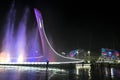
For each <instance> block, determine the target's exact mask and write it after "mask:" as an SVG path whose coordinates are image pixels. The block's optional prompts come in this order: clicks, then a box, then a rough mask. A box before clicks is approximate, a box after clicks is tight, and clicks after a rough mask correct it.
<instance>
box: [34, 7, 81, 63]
mask: <svg viewBox="0 0 120 80" xmlns="http://www.w3.org/2000/svg"><path fill="white" fill-rule="evenodd" d="M34 12H35V16H36V20H37V24H38V29H39V32H40V38H41V43H42V52H43V56H44V57H43V58H41V59H42V60H49V61H50V62H60V63H64V62H68V63H74V62H83V60H81V59H75V58H69V57H65V56H62V55H60V54H59V53H57V52H56V51H55V50H54V49H53V47H52V46H51V44H50V42H49V41H48V39H47V36H46V34H45V30H44V25H43V19H42V15H41V13H40V11H39V10H37V9H36V8H35V9H34Z"/></svg>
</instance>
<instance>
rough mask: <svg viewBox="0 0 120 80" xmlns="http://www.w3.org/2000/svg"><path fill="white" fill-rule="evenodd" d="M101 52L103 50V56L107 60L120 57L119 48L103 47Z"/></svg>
mask: <svg viewBox="0 0 120 80" xmlns="http://www.w3.org/2000/svg"><path fill="white" fill-rule="evenodd" d="M101 52H102V53H101V57H102V58H103V59H105V60H108V59H109V60H110V59H118V58H119V51H118V50H114V49H107V48H102V49H101Z"/></svg>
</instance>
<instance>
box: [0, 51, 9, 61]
mask: <svg viewBox="0 0 120 80" xmlns="http://www.w3.org/2000/svg"><path fill="white" fill-rule="evenodd" d="M0 62H4V63H6V62H10V55H9V54H8V53H6V52H1V53H0Z"/></svg>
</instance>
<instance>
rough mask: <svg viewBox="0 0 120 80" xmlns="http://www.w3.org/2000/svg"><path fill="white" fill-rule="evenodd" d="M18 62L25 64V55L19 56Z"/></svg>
mask: <svg viewBox="0 0 120 80" xmlns="http://www.w3.org/2000/svg"><path fill="white" fill-rule="evenodd" d="M17 62H24V56H23V54H20V55H19V57H18V61H17Z"/></svg>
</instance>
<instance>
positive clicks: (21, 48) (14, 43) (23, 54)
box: [0, 5, 83, 63]
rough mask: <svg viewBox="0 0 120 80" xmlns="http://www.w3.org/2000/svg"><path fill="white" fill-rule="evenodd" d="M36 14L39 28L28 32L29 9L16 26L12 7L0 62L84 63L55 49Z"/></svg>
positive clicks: (38, 15) (37, 12) (37, 13)
mask: <svg viewBox="0 0 120 80" xmlns="http://www.w3.org/2000/svg"><path fill="white" fill-rule="evenodd" d="M34 12H35V17H36V20H37V24H38V25H37V26H38V27H36V28H35V29H33V30H31V31H29V30H27V19H28V13H29V9H28V8H25V13H24V14H23V17H22V18H21V20H20V21H19V24H17V26H16V24H15V22H16V10H15V9H14V5H12V7H11V9H10V11H9V12H8V17H7V21H6V24H5V37H4V39H3V44H2V51H1V52H0V62H7V63H11V62H12V63H14V62H15V63H22V62H28V63H30V62H46V61H48V60H49V62H51V63H52V62H58V63H73V62H75V61H81V62H82V61H83V60H80V59H74V58H70V57H65V56H62V55H60V54H59V53H57V52H56V51H55V50H54V49H53V47H52V46H51V44H50V42H49V40H48V39H47V36H46V34H45V30H44V25H43V19H42V15H41V13H40V11H39V10H37V9H34ZM35 22H36V21H35ZM28 27H29V26H28ZM33 27H34V26H33ZM38 31H39V32H38ZM39 37H40V39H39Z"/></svg>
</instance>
